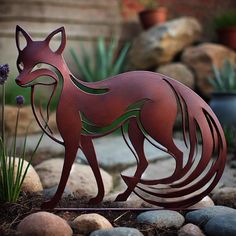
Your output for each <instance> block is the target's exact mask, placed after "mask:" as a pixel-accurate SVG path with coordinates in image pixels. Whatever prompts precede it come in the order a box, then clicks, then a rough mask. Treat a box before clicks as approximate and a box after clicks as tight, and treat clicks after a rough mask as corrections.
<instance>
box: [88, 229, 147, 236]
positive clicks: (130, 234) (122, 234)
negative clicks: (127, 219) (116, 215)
mask: <svg viewBox="0 0 236 236" xmlns="http://www.w3.org/2000/svg"><path fill="white" fill-rule="evenodd" d="M89 236H143V234H142V233H141V232H140V231H139V230H137V229H135V228H129V227H116V228H113V229H100V230H96V231H94V232H92V233H91V234H90V235H89Z"/></svg>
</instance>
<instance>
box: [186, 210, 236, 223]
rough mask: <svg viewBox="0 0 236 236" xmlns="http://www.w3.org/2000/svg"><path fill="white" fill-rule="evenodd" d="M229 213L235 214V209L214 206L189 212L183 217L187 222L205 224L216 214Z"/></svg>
mask: <svg viewBox="0 0 236 236" xmlns="http://www.w3.org/2000/svg"><path fill="white" fill-rule="evenodd" d="M231 213H233V214H236V210H235V209H232V208H229V207H225V206H214V207H209V208H203V209H200V210H196V211H192V212H189V213H187V214H186V216H185V219H186V221H187V222H190V223H193V224H196V225H205V224H206V223H207V222H208V221H209V220H211V219H212V218H214V217H216V216H224V215H227V214H231Z"/></svg>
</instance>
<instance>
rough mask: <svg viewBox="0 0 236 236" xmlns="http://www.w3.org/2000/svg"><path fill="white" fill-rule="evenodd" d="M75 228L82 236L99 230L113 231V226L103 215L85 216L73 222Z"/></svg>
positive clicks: (92, 214)
mask: <svg viewBox="0 0 236 236" xmlns="http://www.w3.org/2000/svg"><path fill="white" fill-rule="evenodd" d="M73 227H74V228H76V229H77V231H78V232H79V233H81V234H86V235H87V234H89V233H91V232H93V231H95V230H99V229H111V228H113V226H112V225H111V223H110V222H109V221H108V220H107V219H106V218H105V217H103V216H102V215H99V214H96V213H91V214H83V215H80V216H78V217H76V218H75V219H74V220H73Z"/></svg>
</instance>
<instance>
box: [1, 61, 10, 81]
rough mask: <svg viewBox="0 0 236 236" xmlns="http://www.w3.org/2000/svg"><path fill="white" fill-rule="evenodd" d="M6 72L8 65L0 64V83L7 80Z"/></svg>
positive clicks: (7, 71)
mask: <svg viewBox="0 0 236 236" xmlns="http://www.w3.org/2000/svg"><path fill="white" fill-rule="evenodd" d="M8 73H9V65H8V64H5V65H0V84H1V85H2V84H4V83H5V81H6V80H7V77H8Z"/></svg>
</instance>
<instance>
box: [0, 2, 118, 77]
mask: <svg viewBox="0 0 236 236" xmlns="http://www.w3.org/2000/svg"><path fill="white" fill-rule="evenodd" d="M120 21H121V18H120V11H119V2H118V1H116V0H99V1H97V0H0V55H1V56H0V63H1V64H2V63H6V62H8V63H9V64H10V66H11V69H12V71H14V72H15V73H16V67H15V61H16V56H17V51H16V46H15V39H14V34H15V27H16V25H17V24H19V25H20V26H21V27H23V28H24V29H25V30H26V31H28V32H29V33H30V34H31V35H32V37H33V38H34V39H38V38H40V39H42V38H44V37H46V36H47V35H48V34H49V32H51V31H52V30H54V29H56V28H58V27H61V26H62V25H64V26H65V28H66V33H67V39H68V41H67V46H66V51H65V57H66V59H67V60H69V61H71V56H70V54H69V52H68V50H69V48H70V47H73V48H75V49H77V50H78V49H79V42H83V43H84V44H85V46H86V47H91V44H93V43H94V41H95V39H96V38H97V37H98V36H104V37H105V38H106V39H109V38H111V36H112V35H113V36H117V35H119V33H120ZM72 67H73V65H72Z"/></svg>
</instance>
